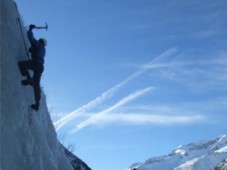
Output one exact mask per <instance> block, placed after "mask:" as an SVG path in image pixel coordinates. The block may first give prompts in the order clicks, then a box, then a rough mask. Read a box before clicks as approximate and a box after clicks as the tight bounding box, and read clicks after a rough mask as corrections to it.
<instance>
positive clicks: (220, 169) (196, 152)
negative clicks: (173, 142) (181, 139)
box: [129, 135, 227, 170]
mask: <svg viewBox="0 0 227 170" xmlns="http://www.w3.org/2000/svg"><path fill="white" fill-rule="evenodd" d="M129 170H227V135H221V136H219V137H218V138H216V139H213V140H207V141H200V142H197V143H190V144H187V145H180V146H178V147H177V148H176V149H174V150H173V151H172V152H171V153H169V154H168V155H164V156H159V157H153V158H150V159H148V160H147V161H145V162H144V163H134V164H133V165H131V166H130V167H129Z"/></svg>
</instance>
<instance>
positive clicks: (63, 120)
mask: <svg viewBox="0 0 227 170" xmlns="http://www.w3.org/2000/svg"><path fill="white" fill-rule="evenodd" d="M176 51H177V49H176V48H170V49H168V50H167V51H165V52H164V53H162V54H161V55H160V56H158V57H156V58H155V59H152V60H151V61H150V62H148V63H147V64H145V65H143V66H141V67H140V68H139V69H138V70H137V71H136V72H135V73H133V74H132V75H131V76H129V77H128V78H127V79H125V80H123V81H122V82H120V83H119V84H117V85H115V86H114V87H112V88H111V89H109V90H107V91H105V92H104V93H102V94H101V95H100V96H98V97H97V98H95V99H94V100H92V101H90V102H89V103H87V104H85V105H83V106H82V107H80V108H78V109H76V110H75V111H73V112H71V113H69V114H67V115H66V116H64V117H62V118H61V119H60V120H58V121H56V122H54V126H55V128H56V130H59V129H60V128H61V127H62V126H64V125H65V124H67V123H68V122H70V121H72V120H73V119H75V118H76V117H78V116H80V115H81V114H83V113H85V112H87V111H88V110H90V109H92V108H94V107H96V106H98V105H99V104H101V103H103V102H104V101H106V100H107V99H109V98H110V97H111V96H113V94H114V93H115V92H116V91H118V90H119V89H120V88H121V87H122V86H124V85H125V84H126V83H128V82H129V81H130V80H132V79H134V78H136V77H137V76H139V75H141V74H142V73H144V72H145V71H147V70H148V69H150V68H148V67H147V65H149V66H151V65H155V64H159V63H160V62H163V60H165V59H166V58H167V57H169V56H171V55H173V54H175V53H176Z"/></svg>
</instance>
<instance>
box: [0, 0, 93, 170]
mask: <svg viewBox="0 0 227 170" xmlns="http://www.w3.org/2000/svg"><path fill="white" fill-rule="evenodd" d="M0 4H1V5H0V6H1V10H0V11H1V18H0V31H1V33H0V36H1V39H0V40H1V48H0V50H1V51H0V54H1V55H0V64H1V67H0V75H1V81H0V96H1V98H0V102H1V105H0V169H1V170H15V169H17V170H73V169H74V170H90V168H89V167H88V166H87V165H86V164H85V163H84V162H83V161H82V160H80V159H79V158H78V159H76V158H77V157H76V156H75V157H74V158H73V160H72V159H71V158H72V155H73V154H72V153H71V154H70V159H69V154H68V151H67V149H66V148H64V147H63V146H62V145H61V144H60V143H59V141H58V139H57V135H56V132H55V129H54V126H53V123H52V121H51V118H50V115H49V111H48V108H47V105H46V98H45V94H44V93H43V92H42V99H41V102H40V105H41V107H40V109H39V111H38V112H36V111H34V110H32V109H31V108H30V105H31V104H33V103H34V93H33V89H32V87H25V86H22V85H21V80H22V79H23V77H22V76H21V74H20V71H19V69H18V65H17V63H18V61H21V60H26V59H28V56H27V52H26V51H27V49H28V47H29V43H28V40H27V36H26V30H25V28H24V26H23V23H21V25H20V22H21V18H20V16H19V12H18V10H17V6H16V3H15V2H14V1H13V0H1V1H0ZM19 21H20V22H19ZM85 165H86V166H85Z"/></svg>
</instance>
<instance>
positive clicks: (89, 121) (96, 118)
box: [72, 87, 154, 132]
mask: <svg viewBox="0 0 227 170" xmlns="http://www.w3.org/2000/svg"><path fill="white" fill-rule="evenodd" d="M151 89H154V88H153V87H148V88H145V89H141V90H138V91H136V92H134V93H132V94H130V95H128V96H126V97H125V98H123V99H121V100H120V101H119V102H117V103H116V104H114V105H113V106H111V107H109V108H108V109H106V110H104V111H102V112H99V113H97V114H95V115H93V116H91V117H89V118H88V119H86V120H85V121H83V122H81V123H79V124H78V125H77V126H76V128H74V129H73V130H72V132H76V131H78V130H80V129H82V128H84V127H86V126H88V125H90V124H94V123H95V122H99V120H102V119H103V116H105V115H106V114H108V113H110V112H112V111H114V110H115V109H117V108H119V107H121V106H123V105H125V104H126V103H128V102H130V101H132V100H134V99H136V98H138V97H139V96H141V95H143V94H145V93H147V92H149V91H150V90H151Z"/></svg>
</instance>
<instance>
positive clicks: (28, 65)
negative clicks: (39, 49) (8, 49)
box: [18, 60, 44, 103]
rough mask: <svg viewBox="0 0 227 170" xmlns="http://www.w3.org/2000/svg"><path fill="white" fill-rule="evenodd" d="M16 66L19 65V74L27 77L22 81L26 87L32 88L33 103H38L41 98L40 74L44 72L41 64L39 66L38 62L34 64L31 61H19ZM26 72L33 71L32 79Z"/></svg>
mask: <svg viewBox="0 0 227 170" xmlns="http://www.w3.org/2000/svg"><path fill="white" fill-rule="evenodd" d="M18 64H19V68H20V71H21V74H22V75H23V76H26V77H27V79H26V80H23V81H24V82H25V83H26V85H32V86H33V89H34V95H35V101H36V103H39V101H40V98H41V88H40V79H41V75H42V72H43V70H44V67H43V64H40V63H39V62H36V61H33V60H25V61H20V62H19V63H18ZM28 70H32V71H34V74H33V77H32V78H31V76H30V74H29V72H28Z"/></svg>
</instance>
